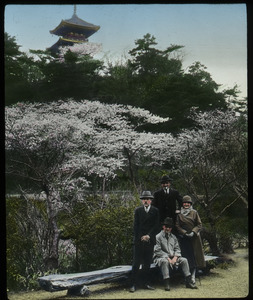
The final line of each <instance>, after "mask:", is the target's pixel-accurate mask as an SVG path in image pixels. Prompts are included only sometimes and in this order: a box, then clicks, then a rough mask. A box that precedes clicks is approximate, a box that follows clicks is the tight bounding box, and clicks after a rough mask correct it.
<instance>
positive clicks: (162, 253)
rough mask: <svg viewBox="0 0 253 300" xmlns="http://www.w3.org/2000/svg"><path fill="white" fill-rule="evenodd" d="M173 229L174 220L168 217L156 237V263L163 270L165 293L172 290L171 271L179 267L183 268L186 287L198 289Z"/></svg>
mask: <svg viewBox="0 0 253 300" xmlns="http://www.w3.org/2000/svg"><path fill="white" fill-rule="evenodd" d="M172 227H173V220H172V219H171V218H169V217H167V218H166V219H165V220H164V222H163V229H162V230H161V232H160V233H158V234H157V235H156V245H155V248H154V263H155V264H157V265H158V266H159V267H160V269H161V272H162V275H163V279H164V284H165V291H169V290H170V286H169V278H170V271H171V269H173V268H177V267H179V268H181V270H182V272H183V274H184V276H185V280H186V287H187V288H191V289H197V287H196V285H195V284H194V283H193V282H192V280H191V273H190V269H189V265H188V261H187V259H186V258H185V257H182V256H181V250H180V247H179V244H178V240H177V238H176V236H175V235H173V234H172V233H171V230H172Z"/></svg>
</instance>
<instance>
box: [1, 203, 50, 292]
mask: <svg viewBox="0 0 253 300" xmlns="http://www.w3.org/2000/svg"><path fill="white" fill-rule="evenodd" d="M44 209H45V206H44V205H41V203H36V202H33V201H31V202H30V203H29V202H27V201H26V200H24V199H22V198H7V199H6V229H7V232H6V234H7V239H6V244H7V245H6V247H7V251H6V257H7V259H6V262H7V270H8V271H7V287H8V288H9V289H12V290H20V289H31V288H36V287H38V284H37V281H36V278H37V277H38V276H39V274H41V273H42V272H44V270H45V269H44V263H43V253H42V249H41V244H40V241H39V234H38V231H37V229H38V228H36V226H34V224H36V217H35V215H34V212H36V214H38V216H39V217H40V218H41V217H42V215H43V210H44ZM40 212H41V213H42V215H39V214H40Z"/></svg>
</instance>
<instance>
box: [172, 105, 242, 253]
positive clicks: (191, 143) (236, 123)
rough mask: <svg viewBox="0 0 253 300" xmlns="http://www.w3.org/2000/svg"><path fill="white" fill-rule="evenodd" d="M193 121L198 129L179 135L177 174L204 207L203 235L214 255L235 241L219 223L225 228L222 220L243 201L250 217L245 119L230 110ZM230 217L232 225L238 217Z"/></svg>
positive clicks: (202, 209)
mask: <svg viewBox="0 0 253 300" xmlns="http://www.w3.org/2000/svg"><path fill="white" fill-rule="evenodd" d="M193 118H194V120H195V122H196V127H195V129H193V130H184V131H183V132H182V133H181V134H180V135H179V136H178V140H177V147H178V150H179V156H180V158H179V164H178V172H179V174H180V175H181V177H182V179H183V180H184V182H185V186H186V187H187V190H188V192H189V193H190V194H191V195H192V196H193V197H194V199H195V200H196V201H197V204H199V205H200V207H201V214H202V216H203V220H202V221H203V223H204V224H205V230H204V232H203V235H204V237H205V239H207V240H208V242H209V245H210V247H211V251H212V253H213V254H219V253H220V249H219V244H220V245H222V244H223V245H224V243H223V240H224V239H225V238H226V242H228V241H229V240H230V239H231V238H232V236H229V235H228V233H226V235H225V236H224V234H223V235H221V232H222V230H220V228H219V224H221V227H223V229H224V228H225V226H224V225H222V219H223V218H224V217H225V219H226V213H228V212H229V210H230V209H231V208H232V206H234V205H236V204H237V203H238V202H239V201H241V205H243V207H244V210H243V213H244V217H245V218H246V217H247V207H248V205H247V189H248V188H247V134H246V133H247V131H246V119H245V115H241V116H237V115H236V114H235V112H234V111H229V110H227V111H225V112H222V111H219V110H215V111H212V112H211V111H210V112H205V113H201V114H196V113H194V115H193ZM241 205H239V207H240V206H241ZM240 211H241V208H240ZM229 216H230V222H232V223H233V221H234V218H235V217H234V216H233V215H229ZM237 217H239V216H237ZM237 229H238V226H237ZM238 230H239V229H238ZM219 235H220V236H219ZM228 245H229V244H228ZM231 250H232V249H231V248H229V247H227V248H226V251H231Z"/></svg>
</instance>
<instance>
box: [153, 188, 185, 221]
mask: <svg viewBox="0 0 253 300" xmlns="http://www.w3.org/2000/svg"><path fill="white" fill-rule="evenodd" d="M152 205H153V206H155V207H157V208H158V209H159V214H160V224H162V222H163V221H164V219H165V218H167V217H170V218H172V219H173V221H174V223H175V221H176V216H177V214H176V210H177V209H179V210H180V208H181V206H182V196H181V195H180V194H179V192H178V191H177V190H174V189H172V188H170V189H169V193H168V194H166V193H165V191H164V190H163V189H160V190H158V191H156V192H155V193H154V199H153V201H152Z"/></svg>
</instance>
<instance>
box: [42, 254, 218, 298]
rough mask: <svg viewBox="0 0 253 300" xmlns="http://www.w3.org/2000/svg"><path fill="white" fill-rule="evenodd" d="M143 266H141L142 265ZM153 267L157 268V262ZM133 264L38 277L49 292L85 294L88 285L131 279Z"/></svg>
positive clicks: (208, 258)
mask: <svg viewBox="0 0 253 300" xmlns="http://www.w3.org/2000/svg"><path fill="white" fill-rule="evenodd" d="M217 258H218V256H208V255H206V256H205V261H206V262H208V261H212V260H213V261H215V260H216V259H217ZM140 268H141V267H140ZM151 269H153V270H157V269H158V267H157V266H156V265H155V264H152V265H151ZM131 270H132V266H130V265H125V266H124V265H121V266H115V267H111V268H107V269H103V270H97V271H92V272H83V273H73V274H52V275H47V276H43V277H39V278H38V282H39V284H40V287H41V288H42V289H44V290H46V291H48V292H56V291H61V290H68V295H76V296H85V295H88V294H89V288H88V285H93V284H98V283H109V282H116V281H120V280H124V279H125V280H127V279H129V275H130V273H131Z"/></svg>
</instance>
